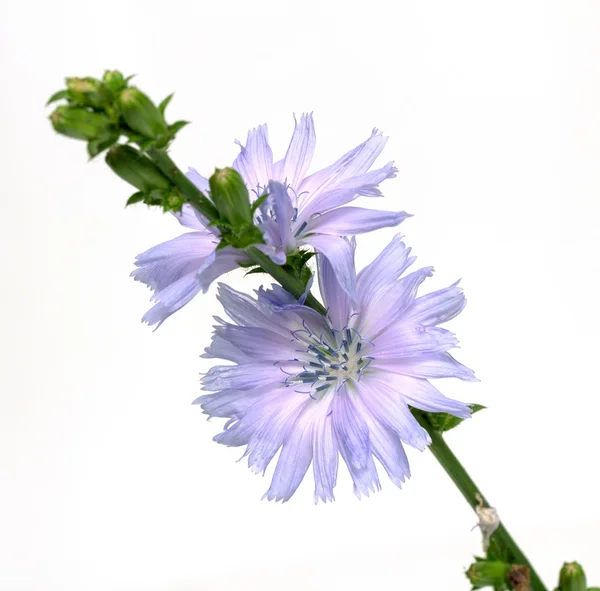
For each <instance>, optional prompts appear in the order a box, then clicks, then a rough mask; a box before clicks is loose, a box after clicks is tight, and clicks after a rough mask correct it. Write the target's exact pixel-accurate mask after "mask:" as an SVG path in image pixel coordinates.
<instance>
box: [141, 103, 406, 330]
mask: <svg viewBox="0 0 600 591" xmlns="http://www.w3.org/2000/svg"><path fill="white" fill-rule="evenodd" d="M386 141H387V138H385V137H383V136H382V135H381V134H380V133H377V130H374V131H373V133H372V134H371V137H369V138H368V139H367V140H366V141H365V142H363V143H362V144H360V145H358V146H357V147H356V148H354V149H353V150H350V152H348V153H346V154H344V156H342V157H341V158H340V159H339V160H337V161H336V162H334V163H333V164H332V165H331V166H328V167H327V168H324V169H322V170H320V171H318V172H315V173H313V174H311V175H309V176H306V173H307V170H308V167H309V165H310V162H311V160H312V156H313V152H314V149H315V130H314V124H313V118H312V115H310V114H309V115H302V116H301V117H300V120H299V121H296V123H295V128H294V133H293V135H292V139H291V142H290V145H289V147H288V149H287V152H286V154H285V156H284V158H282V159H281V160H279V161H278V162H274V161H273V153H272V151H271V147H270V146H269V141H268V135H267V126H266V125H261V126H259V127H258V128H256V129H253V130H251V131H250V132H248V139H247V141H246V145H245V146H244V145H242V144H241V143H240V142H238V144H239V145H240V154H239V155H238V157H237V158H236V159H235V161H234V163H233V167H234V168H235V169H236V170H237V171H238V172H239V173H240V174H241V175H242V177H243V178H244V180H245V182H246V184H247V186H248V188H249V190H250V194H251V196H252V199H253V200H254V199H256V198H258V197H259V196H261V195H262V194H264V193H265V192H267V193H268V194H269V197H268V199H267V200H266V201H264V202H263V204H262V206H261V207H260V208H259V212H257V217H256V223H257V224H258V225H259V226H260V227H261V229H262V230H263V236H264V240H265V244H262V245H258V248H260V249H261V250H262V251H263V252H265V253H266V254H268V255H269V256H270V257H271V259H272V260H273V261H275V262H276V263H277V264H284V263H285V261H286V255H287V254H288V253H291V252H293V251H294V250H295V249H297V248H298V247H301V246H307V247H313V248H315V249H316V250H317V251H319V252H321V253H322V254H323V255H324V256H325V257H326V258H327V259H328V260H329V261H330V262H331V264H332V266H333V268H334V269H335V270H336V273H337V276H338V279H339V281H340V283H341V285H342V287H343V289H344V290H345V291H346V292H347V293H348V294H349V295H350V296H352V297H353V296H354V289H355V285H354V276H353V274H352V271H351V269H350V267H349V264H348V261H349V260H350V259H351V257H349V254H350V247H349V243H348V241H347V240H345V239H344V238H343V236H350V235H355V234H360V233H363V232H370V231H371V230H375V229H377V228H382V227H385V226H396V225H398V224H399V223H401V222H402V221H403V220H404V219H406V218H407V217H408V214H406V213H405V212H390V211H378V210H373V209H364V208H361V207H354V206H349V205H348V203H350V202H352V201H353V200H355V199H356V198H357V197H359V196H366V197H378V196H381V192H380V190H379V184H380V183H381V182H382V181H384V180H385V179H388V178H391V177H393V176H395V173H396V168H394V165H393V163H392V162H389V163H387V164H386V165H385V166H383V167H382V168H379V169H376V170H371V167H372V166H373V164H374V162H375V160H376V159H377V157H378V156H379V154H380V153H381V151H382V150H383V147H384V146H385V143H386ZM188 177H189V178H190V180H192V181H193V182H194V184H195V185H196V186H197V187H198V188H199V189H200V190H201V191H203V192H204V193H206V194H208V192H209V186H208V180H207V179H206V178H205V177H203V176H202V175H200V174H199V173H198V172H197V171H195V170H194V169H190V170H189V172H188ZM177 217H178V218H179V221H180V222H181V224H182V225H184V226H186V227H188V228H191V229H193V230H196V231H195V232H191V233H189V234H184V235H183V236H180V237H179V238H176V239H175V240H171V241H168V242H165V243H163V244H159V245H158V246H155V247H154V248H151V249H150V250H148V251H146V252H144V253H143V254H141V255H139V256H138V257H137V259H136V266H137V268H136V269H135V270H134V272H133V273H132V275H133V277H134V278H135V279H136V280H138V281H142V282H144V283H146V284H147V285H148V286H150V287H151V288H152V289H153V290H154V295H153V298H152V299H153V301H155V302H156V304H155V305H154V307H153V308H152V309H151V310H149V311H148V312H147V313H146V315H145V316H144V318H143V320H144V321H145V322H148V324H150V325H154V324H157V325H160V324H161V323H162V322H163V321H164V320H165V319H166V318H167V317H168V316H170V315H171V314H172V313H173V312H175V311H177V310H179V309H180V308H181V307H182V306H184V305H185V304H187V303H188V302H189V301H190V300H191V299H192V298H193V297H194V296H195V295H196V294H197V293H199V292H204V291H206V290H207V289H208V286H209V285H210V283H211V282H212V281H214V279H215V278H217V277H219V276H220V275H222V274H224V273H227V272H228V271H231V270H233V269H235V268H236V267H237V266H238V264H239V263H248V262H250V261H249V259H248V258H247V256H246V255H245V253H243V252H241V251H236V250H234V249H232V248H226V249H223V250H218V251H217V250H215V249H216V246H217V244H218V242H219V235H218V232H217V231H216V230H215V229H214V228H210V229H207V224H206V220H204V219H203V218H202V216H201V215H200V214H199V213H198V212H197V211H195V210H194V209H193V208H192V207H190V206H189V205H185V206H184V208H183V211H182V212H181V213H180V214H177Z"/></svg>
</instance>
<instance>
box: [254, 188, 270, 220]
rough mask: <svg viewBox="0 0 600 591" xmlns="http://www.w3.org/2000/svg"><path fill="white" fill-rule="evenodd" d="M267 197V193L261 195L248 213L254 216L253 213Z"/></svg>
mask: <svg viewBox="0 0 600 591" xmlns="http://www.w3.org/2000/svg"><path fill="white" fill-rule="evenodd" d="M268 196H269V194H268V193H265V194H264V195H261V196H260V197H259V198H258V199H257V200H256V201H255V202H254V203H252V205H251V206H250V212H251V213H252V216H254V212H255V211H256V210H257V209H258V208H259V207H260V206H261V205H262V204H263V203H264V202H265V199H266V198H267V197H268Z"/></svg>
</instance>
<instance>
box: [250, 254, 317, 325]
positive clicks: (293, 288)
mask: <svg viewBox="0 0 600 591" xmlns="http://www.w3.org/2000/svg"><path fill="white" fill-rule="evenodd" d="M246 254H247V255H248V256H249V257H250V258H251V259H252V261H253V262H254V263H256V264H257V265H259V266H260V268H261V269H262V270H263V271H266V272H267V273H268V274H269V275H271V277H273V279H276V280H277V281H279V283H280V284H281V287H283V288H284V289H285V290H286V291H288V292H289V293H291V294H292V295H293V296H294V297H295V298H299V297H301V296H302V295H304V291H305V287H304V285H303V283H302V281H300V280H299V279H296V278H295V277H293V276H292V275H290V274H289V273H288V272H287V271H286V270H285V269H284V268H283V267H281V266H280V265H277V264H276V263H274V262H273V261H272V260H271V259H270V258H269V257H268V256H267V255H266V254H263V253H262V252H260V250H258V248H255V247H254V246H249V247H248V248H246ZM304 303H305V305H307V306H310V307H311V308H313V309H314V310H316V311H317V312H319V314H323V315H325V314H326V313H327V310H325V308H324V307H323V305H322V304H321V302H319V300H317V298H315V296H313V295H312V294H311V293H310V292H309V293H308V295H307V296H306V300H305V302H304Z"/></svg>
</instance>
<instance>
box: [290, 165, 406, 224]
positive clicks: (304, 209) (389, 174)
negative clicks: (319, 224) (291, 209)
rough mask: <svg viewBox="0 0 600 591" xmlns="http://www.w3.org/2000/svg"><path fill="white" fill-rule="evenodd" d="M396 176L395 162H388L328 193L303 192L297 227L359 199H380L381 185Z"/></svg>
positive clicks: (333, 187)
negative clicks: (316, 216) (318, 215)
mask: <svg viewBox="0 0 600 591" xmlns="http://www.w3.org/2000/svg"><path fill="white" fill-rule="evenodd" d="M394 176H396V168H395V167H394V166H393V162H388V164H386V165H385V166H384V167H383V168H380V169H378V170H372V171H371V172H368V173H366V174H361V175H359V176H354V177H351V178H348V179H345V180H344V181H342V182H339V183H336V184H333V185H331V186H330V187H328V188H327V190H326V191H323V192H318V193H309V192H302V193H301V197H300V199H299V203H298V216H297V220H296V225H301V224H303V223H304V222H307V221H309V220H310V219H311V218H312V217H313V216H315V215H317V214H322V213H324V212H326V211H329V210H330V209H334V208H335V207H339V206H340V205H345V204H346V203H349V202H350V201H353V200H354V199H356V198H357V197H360V196H364V197H379V196H381V191H380V190H379V188H378V186H379V183H381V182H382V181H384V180H386V179H389V178H393V177H394ZM303 191H304V189H303Z"/></svg>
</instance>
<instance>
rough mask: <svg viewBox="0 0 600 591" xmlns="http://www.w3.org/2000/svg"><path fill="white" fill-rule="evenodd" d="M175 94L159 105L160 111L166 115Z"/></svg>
mask: <svg viewBox="0 0 600 591" xmlns="http://www.w3.org/2000/svg"><path fill="white" fill-rule="evenodd" d="M173 94H174V93H173V92H172V93H171V94H170V95H169V96H168V97H166V98H164V99H163V100H162V101H161V102H160V104H159V105H158V110H159V111H160V112H161V113H162V114H163V115H164V114H165V109H166V108H167V105H168V104H169V103H170V102H171V99H172V98H173Z"/></svg>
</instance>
